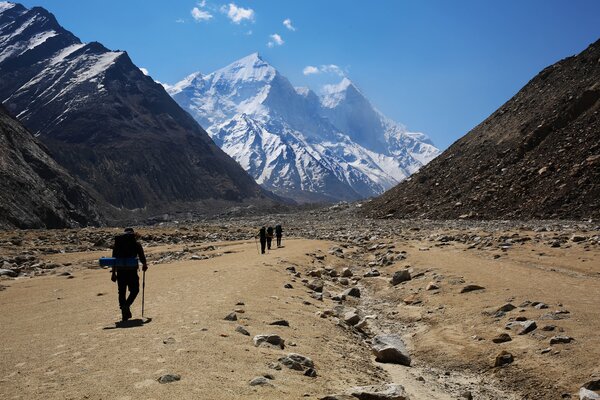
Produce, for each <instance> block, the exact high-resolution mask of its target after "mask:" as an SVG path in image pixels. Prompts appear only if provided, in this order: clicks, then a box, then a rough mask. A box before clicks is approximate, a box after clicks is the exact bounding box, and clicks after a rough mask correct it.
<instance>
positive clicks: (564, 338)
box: [550, 336, 573, 345]
mask: <svg viewBox="0 0 600 400" xmlns="http://www.w3.org/2000/svg"><path fill="white" fill-rule="evenodd" d="M572 341H573V338H572V337H570V336H552V337H551V338H550V344H551V345H552V344H559V343H571V342H572Z"/></svg>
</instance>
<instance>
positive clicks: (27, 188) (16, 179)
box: [0, 106, 100, 229]
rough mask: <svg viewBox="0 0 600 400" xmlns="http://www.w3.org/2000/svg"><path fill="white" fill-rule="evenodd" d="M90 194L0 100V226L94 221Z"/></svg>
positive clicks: (96, 220) (95, 215)
mask: <svg viewBox="0 0 600 400" xmlns="http://www.w3.org/2000/svg"><path fill="white" fill-rule="evenodd" d="M99 223H100V217H99V213H98V210H97V209H96V205H95V202H94V200H92V199H91V198H90V196H89V195H88V194H87V192H86V191H85V189H84V188H83V187H81V185H79V184H78V183H77V181H76V180H75V179H74V178H73V177H71V176H70V175H69V174H68V173H67V172H66V171H65V170H64V169H63V168H62V167H60V166H59V165H58V164H57V163H56V162H55V161H54V160H53V159H52V158H51V157H50V156H49V155H48V153H47V151H46V150H45V149H44V148H43V146H41V145H40V144H39V143H38V142H37V141H36V140H35V139H34V137H33V136H32V135H31V133H29V132H28V131H27V130H26V129H25V128H24V127H23V126H22V125H21V124H20V123H19V122H18V121H16V120H15V119H13V118H12V117H10V116H9V115H8V114H7V113H6V110H5V109H4V107H1V106H0V228H2V229H5V228H64V227H73V226H86V225H98V224H99Z"/></svg>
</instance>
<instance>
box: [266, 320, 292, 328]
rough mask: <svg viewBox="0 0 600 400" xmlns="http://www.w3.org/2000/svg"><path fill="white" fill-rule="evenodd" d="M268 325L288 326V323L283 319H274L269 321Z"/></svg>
mask: <svg viewBox="0 0 600 400" xmlns="http://www.w3.org/2000/svg"><path fill="white" fill-rule="evenodd" d="M269 325H277V326H290V323H289V322H288V321H286V320H285V319H278V320H276V321H273V322H271V323H270V324H269Z"/></svg>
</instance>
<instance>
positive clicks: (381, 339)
mask: <svg viewBox="0 0 600 400" xmlns="http://www.w3.org/2000/svg"><path fill="white" fill-rule="evenodd" d="M371 350H372V351H373V354H375V357H376V359H375V361H378V362H382V363H391V364H400V365H405V366H407V367H410V362H411V360H410V355H409V354H408V351H407V350H406V346H405V345H404V342H403V341H402V338H401V337H400V336H398V335H394V334H387V335H377V336H375V337H374V338H373V343H372V345H371Z"/></svg>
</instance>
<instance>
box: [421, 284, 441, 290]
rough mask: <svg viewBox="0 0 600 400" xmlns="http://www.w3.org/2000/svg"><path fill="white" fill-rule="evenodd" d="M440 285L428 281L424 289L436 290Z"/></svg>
mask: <svg viewBox="0 0 600 400" xmlns="http://www.w3.org/2000/svg"><path fill="white" fill-rule="evenodd" d="M439 288H440V287H439V286H438V285H436V284H435V283H434V282H429V283H428V284H427V286H426V287H425V290H437V289H439Z"/></svg>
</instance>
